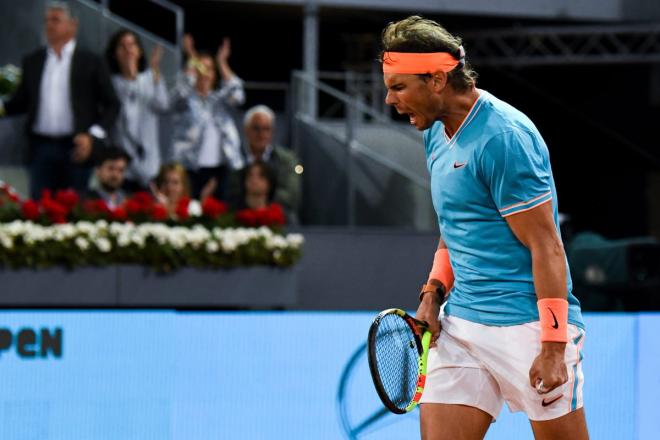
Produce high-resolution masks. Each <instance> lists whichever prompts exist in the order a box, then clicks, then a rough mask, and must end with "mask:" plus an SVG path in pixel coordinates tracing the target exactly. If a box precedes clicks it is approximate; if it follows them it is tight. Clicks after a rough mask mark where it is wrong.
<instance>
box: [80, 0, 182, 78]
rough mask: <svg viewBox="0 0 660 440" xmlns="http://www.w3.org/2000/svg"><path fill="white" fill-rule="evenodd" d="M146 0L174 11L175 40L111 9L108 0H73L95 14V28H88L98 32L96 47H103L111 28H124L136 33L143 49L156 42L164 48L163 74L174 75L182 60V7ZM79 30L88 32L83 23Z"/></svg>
mask: <svg viewBox="0 0 660 440" xmlns="http://www.w3.org/2000/svg"><path fill="white" fill-rule="evenodd" d="M147 1H148V2H150V3H152V4H154V5H157V6H158V7H161V8H163V9H166V10H168V11H170V12H172V13H173V14H174V27H175V41H174V43H172V42H170V41H168V40H166V39H164V38H162V37H159V36H158V35H155V34H154V33H152V32H149V31H147V30H146V29H144V28H142V27H141V26H140V25H139V24H137V23H133V22H132V21H129V20H127V19H125V18H123V17H121V16H119V15H117V14H115V13H114V12H112V11H111V10H110V6H111V0H100V2H95V1H92V0H76V3H77V5H78V6H79V7H83V8H86V10H87V11H91V12H92V13H93V14H95V15H97V16H98V26H93V28H94V27H95V29H93V31H89V32H90V33H91V32H97V35H96V38H95V39H96V41H97V44H95V45H94V46H97V47H98V48H99V49H101V50H102V49H103V48H104V47H105V44H107V41H108V40H109V38H110V36H111V35H112V33H113V32H115V31H116V30H118V29H119V28H125V29H128V30H130V31H131V32H135V34H137V35H139V36H140V37H141V38H142V39H143V40H144V43H145V46H146V47H145V49H151V48H153V47H154V46H156V45H159V46H161V47H162V48H163V51H164V54H163V66H162V67H161V69H162V70H163V73H164V75H165V76H166V77H167V78H168V79H172V78H174V76H175V75H176V73H177V71H178V70H179V68H180V66H181V63H182V60H181V57H182V54H181V50H180V48H181V44H182V41H183V20H184V12H183V8H181V7H180V6H177V5H175V4H174V3H171V2H169V1H167V0H147ZM81 30H82V31H85V32H87V30H86V28H85V26H83V28H82V29H81Z"/></svg>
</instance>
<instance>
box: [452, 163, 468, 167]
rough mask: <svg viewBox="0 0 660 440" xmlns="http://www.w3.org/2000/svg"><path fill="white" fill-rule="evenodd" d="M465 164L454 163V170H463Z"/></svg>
mask: <svg viewBox="0 0 660 440" xmlns="http://www.w3.org/2000/svg"><path fill="white" fill-rule="evenodd" d="M465 164H467V161H465V162H463V163H458V162H454V168H463V167H464V166H465Z"/></svg>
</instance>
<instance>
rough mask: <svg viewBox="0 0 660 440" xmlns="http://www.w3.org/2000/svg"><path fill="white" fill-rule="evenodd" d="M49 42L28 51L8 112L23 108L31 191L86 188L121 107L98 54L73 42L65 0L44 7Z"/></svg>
mask: <svg viewBox="0 0 660 440" xmlns="http://www.w3.org/2000/svg"><path fill="white" fill-rule="evenodd" d="M45 25H46V26H45V30H46V40H47V42H48V46H47V47H46V48H41V49H39V50H37V51H36V52H33V53H32V54H30V55H28V56H26V57H25V58H24V60H23V79H22V81H21V84H20V86H19V88H18V90H17V91H16V93H15V94H14V96H13V97H12V98H11V99H10V100H9V101H8V102H7V103H6V104H5V111H6V113H7V114H8V115H12V114H20V113H27V127H26V128H27V132H28V135H29V137H30V144H29V145H30V151H29V154H28V164H29V169H30V193H31V196H32V197H33V198H39V197H40V196H41V192H42V190H43V189H52V190H57V189H63V188H73V189H75V190H77V191H80V192H82V191H85V190H86V188H87V184H88V181H89V176H90V173H91V170H92V168H91V162H92V161H91V155H92V150H93V148H94V147H101V146H102V145H103V140H104V139H105V137H106V136H105V134H106V133H107V132H108V131H109V130H110V127H112V125H113V124H114V121H115V119H116V117H117V113H118V111H119V101H118V100H117V97H116V96H115V92H114V89H113V87H112V83H111V82H110V77H109V75H108V72H107V70H106V68H105V66H104V63H103V62H102V60H101V59H100V58H99V57H97V56H96V55H94V54H92V53H91V52H88V51H86V50H84V49H81V48H79V47H77V45H76V40H75V36H76V32H77V30H78V20H77V19H76V18H75V17H74V16H73V14H72V11H71V9H70V8H69V6H68V4H67V3H65V2H49V3H48V6H47V8H46V22H45Z"/></svg>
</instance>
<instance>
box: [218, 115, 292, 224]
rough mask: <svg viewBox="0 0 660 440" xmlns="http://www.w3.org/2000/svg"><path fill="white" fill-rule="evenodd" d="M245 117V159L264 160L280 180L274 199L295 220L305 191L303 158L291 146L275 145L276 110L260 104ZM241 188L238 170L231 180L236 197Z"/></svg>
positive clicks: (231, 188) (233, 193) (277, 179)
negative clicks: (301, 163) (302, 179)
mask: <svg viewBox="0 0 660 440" xmlns="http://www.w3.org/2000/svg"><path fill="white" fill-rule="evenodd" d="M243 121H244V124H243V126H244V129H245V137H246V139H247V148H246V149H245V150H243V154H244V160H245V162H246V163H249V164H251V163H255V162H258V161H261V162H264V163H265V164H267V165H268V166H269V167H270V168H271V169H272V170H273V173H274V176H275V179H274V180H275V181H276V182H277V185H276V187H275V188H274V191H275V193H274V198H273V201H275V202H277V203H279V204H280V205H282V207H283V208H284V210H285V211H286V213H287V217H288V218H289V219H290V220H293V223H295V222H296V219H297V213H298V209H299V207H300V199H301V192H302V189H301V186H302V183H301V175H300V173H302V166H301V165H300V160H299V159H298V157H297V156H296V155H295V153H293V152H292V151H291V150H290V149H288V148H284V147H281V146H277V145H273V132H274V127H275V113H274V112H273V110H271V109H270V108H268V107H267V106H265V105H257V106H255V107H252V108H251V109H249V110H248V111H247V112H246V113H245V117H244V120H243ZM240 189H241V185H240V174H238V173H235V174H233V175H232V178H231V184H230V191H231V193H232V195H233V197H235V194H236V193H237V192H238V191H240Z"/></svg>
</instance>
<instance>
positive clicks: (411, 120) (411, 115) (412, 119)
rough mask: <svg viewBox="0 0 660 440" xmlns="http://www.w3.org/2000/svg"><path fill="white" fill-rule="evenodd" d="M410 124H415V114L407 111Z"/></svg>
mask: <svg viewBox="0 0 660 440" xmlns="http://www.w3.org/2000/svg"><path fill="white" fill-rule="evenodd" d="M408 118H409V119H410V124H411V125H417V116H416V115H415V114H414V113H408Z"/></svg>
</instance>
